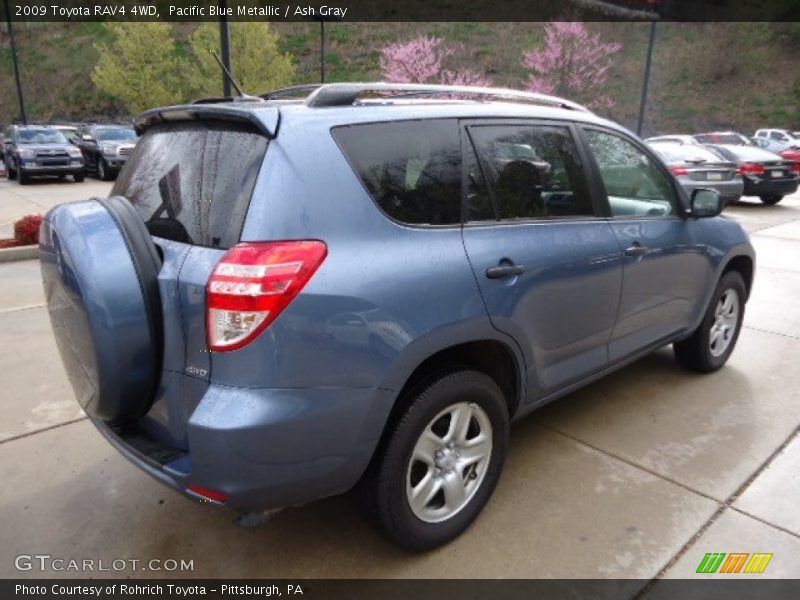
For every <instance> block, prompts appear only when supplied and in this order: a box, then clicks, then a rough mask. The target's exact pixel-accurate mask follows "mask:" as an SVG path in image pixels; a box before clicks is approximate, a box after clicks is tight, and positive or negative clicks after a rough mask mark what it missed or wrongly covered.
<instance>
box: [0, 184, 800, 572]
mask: <svg viewBox="0 0 800 600" xmlns="http://www.w3.org/2000/svg"><path fill="white" fill-rule="evenodd" d="M83 185H84V186H85V187H83V188H82V187H81V184H71V183H61V184H45V185H32V186H28V187H26V188H21V187H20V186H18V185H17V184H12V183H9V182H6V181H4V180H0V224H2V223H3V219H5V218H7V215H11V217H8V218H17V217H18V216H20V215H19V214H12V212H13V210H17V208H19V207H20V206H22V207H31V206H32V207H40V209H41V210H46V208H47V207H49V206H51V205H53V204H55V203H57V202H60V201H65V200H70V199H76V198H81V197H87V196H91V195H95V194H102V193H105V192H106V191H107V190H108V184H101V183H98V182H92V183H89V182H88V181H87V183H86V184H83ZM12 205H13V206H14V207H15V208H13V209H12V208H10V207H11V206H12ZM25 210H27V208H25ZM3 211H5V212H3ZM725 214H726V215H727V216H729V217H731V218H733V219H736V220H738V221H740V222H741V223H742V224H743V225H744V226H745V228H746V229H748V230H749V231H750V232H751V234H752V235H753V238H752V239H753V243H754V245H755V247H756V252H757V253H758V258H757V268H756V282H755V288H754V291H753V295H752V298H751V300H750V302H749V303H748V305H747V312H746V316H745V325H744V330H743V331H742V334H741V337H740V339H739V344H738V346H737V349H736V351H735V352H734V354H733V356H732V358H731V360H730V362H729V363H728V365H727V366H726V367H725V368H724V369H722V370H721V371H719V372H717V373H715V374H712V375H708V376H701V375H696V374H692V373H688V372H686V371H684V370H682V369H681V368H679V367H678V365H677V364H676V363H675V361H674V360H673V358H672V353H671V350H669V349H664V350H661V351H659V352H657V353H655V354H653V355H652V356H649V357H647V358H644V359H642V360H640V361H638V362H637V363H635V364H633V365H631V366H628V367H626V368H624V369H622V370H620V371H618V372H617V373H615V374H613V375H611V376H609V377H607V378H605V379H603V380H601V381H599V382H597V383H595V384H592V385H591V386H589V387H587V388H585V389H583V390H580V391H578V392H576V393H573V394H571V395H570V396H568V397H566V398H564V399H562V400H560V401H558V402H556V403H554V404H552V405H550V406H548V407H546V408H544V409H543V410H541V411H539V412H537V413H535V414H534V415H532V416H531V417H530V418H528V419H527V420H525V421H523V422H522V423H520V424H518V425H517V426H516V427H514V428H513V430H512V436H511V443H510V448H509V456H508V462H507V465H506V469H505V472H504V474H503V477H502V480H501V482H500V485H499V486H498V488H497V491H496V492H495V494H494V496H493V498H492V500H491V502H490V503H489V505H488V506H487V508H486V510H485V511H484V513H483V514H482V515H481V516H480V517H479V519H478V520H477V522H476V523H475V525H474V526H473V527H472V528H471V529H470V530H469V531H468V532H467V533H466V534H465V535H463V536H462V537H460V538H459V539H458V540H456V541H455V542H453V543H452V544H450V545H448V546H446V547H444V548H441V549H438V550H436V551H433V552H429V553H426V554H419V555H414V554H409V553H407V552H403V551H401V550H398V549H397V548H395V547H394V546H392V545H391V544H390V543H388V542H386V541H384V540H383V538H382V537H381V536H380V535H378V534H377V533H376V532H375V531H373V530H372V529H371V528H370V527H369V526H368V525H367V524H366V523H365V521H364V520H363V519H362V518H361V517H360V515H359V514H358V512H357V510H356V508H355V507H354V503H353V502H352V499H351V498H350V497H349V496H342V497H336V498H330V499H326V500H322V501H319V502H315V503H313V504H310V505H308V506H304V507H300V508H292V509H287V510H285V511H283V512H282V513H280V514H278V515H277V516H276V517H275V518H274V519H273V520H272V521H271V522H270V523H268V524H267V525H265V526H262V527H260V528H255V529H243V528H240V527H238V526H236V525H234V524H233V523H232V518H233V516H234V515H233V514H232V513H231V512H229V511H227V510H224V509H218V508H212V507H209V506H205V505H201V504H197V503H194V502H192V501H190V500H188V499H186V498H183V497H181V496H179V495H177V494H175V493H174V492H172V491H170V490H168V489H166V488H164V487H162V486H161V485H160V484H158V483H156V482H155V481H153V480H152V479H151V478H150V477H148V476H147V475H145V474H144V473H142V472H140V471H139V470H138V469H137V468H136V467H134V466H132V465H130V464H129V463H128V462H127V461H126V460H125V459H123V458H122V457H121V456H119V455H118V454H117V452H116V451H114V450H113V449H112V448H111V447H110V446H109V445H108V444H107V443H106V442H105V441H104V440H103V439H102V438H101V436H100V435H99V434H98V433H97V432H96V431H94V429H93V428H92V426H91V425H90V424H89V423H88V422H87V421H86V419H85V418H84V417H83V415H82V413H81V412H80V410H79V409H78V407H77V404H76V403H75V402H74V399H73V398H72V392H71V390H70V388H69V385H68V383H67V382H66V379H65V376H64V373H63V370H62V367H61V364H60V361H59V359H58V356H57V352H56V350H55V346H54V343H53V341H52V337H51V333H50V329H49V323H48V320H47V314H46V311H45V309H44V308H43V306H42V304H43V297H42V292H41V288H40V284H39V273H38V264H37V263H36V261H25V262H18V263H9V264H2V265H0V281H2V285H0V332H2V333H0V340H1V341H2V344H0V364H2V365H3V366H4V369H3V372H2V374H0V390H2V393H0V397H1V398H2V408H3V411H4V418H3V419H2V420H1V421H0V475H1V476H2V480H3V485H2V486H0V510H2V514H3V515H4V518H3V519H2V521H0V539H2V540H3V541H4V543H3V544H2V547H0V576H2V577H28V576H36V577H39V576H42V575H44V576H64V575H66V576H80V575H81V574H80V573H69V572H58V573H57V572H52V571H49V572H45V573H40V572H38V571H28V572H19V571H16V570H15V568H14V557H15V556H17V555H19V554H34V553H40V554H41V553H46V554H50V555H52V556H53V557H62V558H67V559H69V558H75V559H84V558H89V559H95V560H99V559H103V560H104V561H107V562H110V561H112V560H114V559H118V558H128V559H141V560H143V561H146V560H150V559H154V558H155V559H162V560H163V559H168V558H173V559H178V560H180V559H184V560H192V561H193V566H194V569H193V571H188V572H182V573H181V572H164V571H157V572H153V571H139V570H136V571H132V570H124V571H121V572H111V573H104V574H103V575H106V576H120V577H137V576H147V577H151V576H155V577H159V576H181V577H183V576H187V577H222V576H224V577H282V578H294V577H310V578H314V577H353V578H359V577H380V578H383V577H387V578H396V577H426V578H427V577H433V578H437V577H450V578H464V577H486V578H495V577H518V578H544V577H576V578H578V577H580V578H637V579H651V578H656V577H666V578H674V577H679V578H686V577H699V576H700V575H696V573H695V571H696V569H697V566H698V565H699V563H700V561H701V560H702V558H703V556H704V555H705V553H707V552H765V553H773V558H772V560H771V562H770V563H769V565H768V568H767V569H766V571H765V572H764V574H763V575H761V577H800V516H798V515H800V512H798V511H797V506H800V438H798V436H797V432H798V426H799V425H800V383H798V375H799V374H800V370H798V367H797V363H798V359H800V303H799V302H798V300H797V299H798V298H800V264H799V262H798V257H800V194H798V195H795V196H794V197H792V198H787V199H785V200H784V201H783V202H782V203H781V204H780V205H778V206H776V207H766V206H763V205H761V204H760V203H759V202H758V201H757V200H756V201H747V202H745V203H742V204H739V205H735V206H732V207H729V208H728V209H726V212H725ZM2 235H3V232H2V230H0V237H1V236H2ZM716 576H719V575H716ZM703 577H711V575H703Z"/></svg>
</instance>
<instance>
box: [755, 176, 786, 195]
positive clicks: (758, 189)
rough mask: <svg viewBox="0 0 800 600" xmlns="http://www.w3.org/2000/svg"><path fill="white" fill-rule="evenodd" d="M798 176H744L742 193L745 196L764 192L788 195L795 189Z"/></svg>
mask: <svg viewBox="0 0 800 600" xmlns="http://www.w3.org/2000/svg"><path fill="white" fill-rule="evenodd" d="M799 181H800V178H798V177H795V178H793V179H777V180H770V179H757V178H751V177H745V178H744V195H745V196H762V195H765V194H778V195H780V196H788V195H789V194H794V193H795V192H796V191H797V185H798V182H799Z"/></svg>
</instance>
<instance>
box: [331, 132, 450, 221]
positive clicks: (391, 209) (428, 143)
mask: <svg viewBox="0 0 800 600" xmlns="http://www.w3.org/2000/svg"><path fill="white" fill-rule="evenodd" d="M332 134H333V137H334V139H335V140H336V142H337V143H338V144H339V147H340V148H341V149H342V151H343V152H344V154H345V156H346V157H347V159H348V160H349V161H350V164H351V165H352V167H353V169H355V171H356V173H357V174H358V176H359V178H360V179H361V181H362V183H363V184H364V186H365V187H366V188H367V191H368V192H369V194H370V195H371V196H372V198H373V200H375V202H376V203H377V204H378V206H380V208H381V209H382V210H383V211H384V212H385V213H386V214H387V215H389V216H390V217H391V218H393V219H395V220H397V221H400V222H402V223H407V224H410V225H452V224H455V223H460V222H461V142H460V137H459V129H458V121H456V120H454V119H431V120H425V121H393V122H389V123H369V124H365V125H348V126H345V127H337V128H334V129H333V131H332Z"/></svg>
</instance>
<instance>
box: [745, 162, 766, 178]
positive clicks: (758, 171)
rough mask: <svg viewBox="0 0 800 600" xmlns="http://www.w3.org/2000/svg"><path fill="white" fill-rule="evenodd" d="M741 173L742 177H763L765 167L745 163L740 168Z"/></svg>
mask: <svg viewBox="0 0 800 600" xmlns="http://www.w3.org/2000/svg"><path fill="white" fill-rule="evenodd" d="M739 173H741V174H742V175H763V174H764V165H756V164H753V163H744V164H743V165H741V166H740V167H739Z"/></svg>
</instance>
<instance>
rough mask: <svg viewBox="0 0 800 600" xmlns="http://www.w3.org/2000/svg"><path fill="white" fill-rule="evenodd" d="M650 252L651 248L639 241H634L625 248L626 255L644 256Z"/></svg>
mask: <svg viewBox="0 0 800 600" xmlns="http://www.w3.org/2000/svg"><path fill="white" fill-rule="evenodd" d="M648 252H650V248H648V247H647V246H642V245H641V244H640V243H639V242H633V244H631V245H630V247H628V248H626V249H625V256H644V255H645V254H647V253H648Z"/></svg>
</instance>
